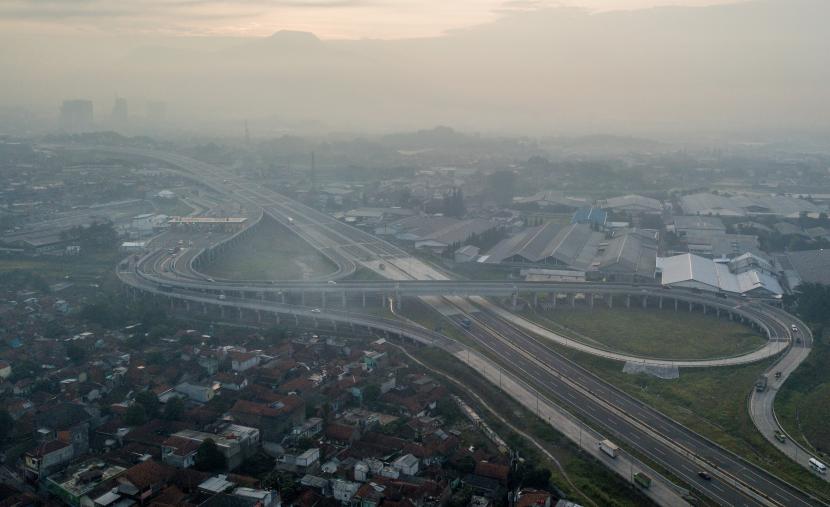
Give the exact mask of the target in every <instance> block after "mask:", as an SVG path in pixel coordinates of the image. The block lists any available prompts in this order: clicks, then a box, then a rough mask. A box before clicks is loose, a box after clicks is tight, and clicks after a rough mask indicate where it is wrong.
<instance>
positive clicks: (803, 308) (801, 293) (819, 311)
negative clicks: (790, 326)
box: [788, 283, 830, 326]
mask: <svg viewBox="0 0 830 507" xmlns="http://www.w3.org/2000/svg"><path fill="white" fill-rule="evenodd" d="M788 302H789V303H795V306H796V312H797V313H798V315H799V316H800V317H801V318H803V319H804V320H806V321H807V322H811V323H814V324H819V325H822V326H823V325H825V324H828V323H830V285H822V284H820V283H802V284H801V285H799V286H798V288H797V289H796V292H795V294H794V295H793V296H792V297H791V298H788Z"/></svg>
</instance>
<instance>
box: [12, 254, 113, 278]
mask: <svg viewBox="0 0 830 507" xmlns="http://www.w3.org/2000/svg"><path fill="white" fill-rule="evenodd" d="M124 257H125V256H124V255H123V254H121V253H118V252H116V251H111V252H100V253H98V252H91V253H90V252H87V253H84V254H82V255H78V256H74V257H57V256H50V255H43V256H40V257H0V273H3V272H8V271H15V270H20V271H31V272H33V273H36V274H38V275H40V276H41V277H42V278H43V279H44V280H46V282H48V283H50V284H53V283H57V282H73V283H101V281H102V280H105V279H107V278H110V277H111V275H112V274H113V270H114V269H115V265H116V264H117V263H118V261H120V260H121V259H123V258H124Z"/></svg>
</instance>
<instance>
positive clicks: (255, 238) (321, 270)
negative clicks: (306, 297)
mask: <svg viewBox="0 0 830 507" xmlns="http://www.w3.org/2000/svg"><path fill="white" fill-rule="evenodd" d="M335 270H336V267H335V266H334V265H333V264H332V263H331V261H329V260H328V259H326V258H325V257H323V256H322V255H320V254H319V253H318V252H317V251H316V250H314V249H313V248H311V247H310V246H308V244H307V243H306V242H305V241H303V240H302V239H300V238H299V237H297V236H296V235H294V234H292V233H291V232H289V231H287V230H285V229H284V228H282V227H280V226H278V225H276V224H269V223H264V224H262V226H261V227H260V229H259V230H257V232H256V234H251V235H250V236H248V237H247V238H246V239H245V240H243V241H242V242H241V243H239V244H237V245H236V246H235V247H234V248H232V249H230V250H229V252H228V253H227V254H226V255H224V256H221V257H220V258H219V259H217V260H216V261H215V262H213V263H212V264H210V265H209V266H206V267H205V268H204V272H205V273H206V274H209V275H211V276H215V277H217V278H227V279H230V280H307V279H309V278H312V277H317V276H325V275H326V274H329V273H333V272H334V271H335Z"/></svg>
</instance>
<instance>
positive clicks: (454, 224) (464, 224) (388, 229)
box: [375, 216, 496, 253]
mask: <svg viewBox="0 0 830 507" xmlns="http://www.w3.org/2000/svg"><path fill="white" fill-rule="evenodd" d="M495 227H496V224H495V223H494V222H491V221H489V220H485V219H483V218H473V219H470V220H459V219H456V218H451V217H445V216H413V217H408V218H404V219H402V220H397V221H395V222H392V223H391V224H389V225H387V226H384V227H382V228H379V229H377V230H376V231H375V233H376V234H380V235H383V234H386V235H389V234H391V235H394V237H395V239H396V240H398V241H401V242H405V243H411V244H412V245H413V246H414V247H415V248H416V249H427V250H432V251H434V252H437V253H442V252H444V251H445V250H446V249H447V248H449V247H451V246H453V245H463V244H464V243H465V242H466V241H468V240H469V239H470V238H471V237H473V236H475V235H478V234H483V233H485V232H487V231H489V230H491V229H493V228H495Z"/></svg>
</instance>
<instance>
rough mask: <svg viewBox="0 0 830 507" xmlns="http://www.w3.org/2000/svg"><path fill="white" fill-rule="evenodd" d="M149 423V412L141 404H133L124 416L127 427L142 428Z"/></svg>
mask: <svg viewBox="0 0 830 507" xmlns="http://www.w3.org/2000/svg"><path fill="white" fill-rule="evenodd" d="M146 421H147V412H146V411H145V409H144V405H142V404H141V403H133V404H132V405H130V408H128V409H127V413H126V414H125V415H124V422H125V423H127V426H141V425H142V424H144V423H145V422H146Z"/></svg>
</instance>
